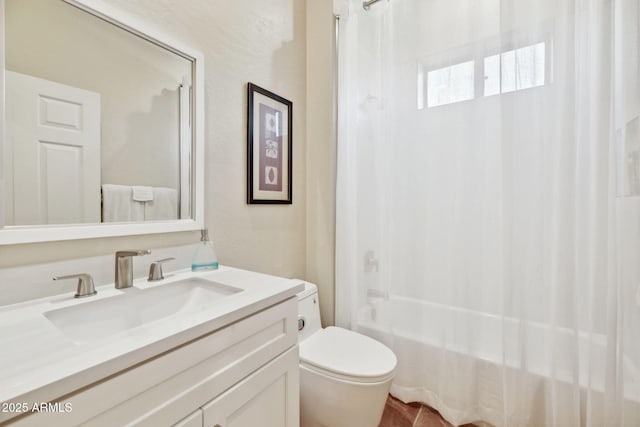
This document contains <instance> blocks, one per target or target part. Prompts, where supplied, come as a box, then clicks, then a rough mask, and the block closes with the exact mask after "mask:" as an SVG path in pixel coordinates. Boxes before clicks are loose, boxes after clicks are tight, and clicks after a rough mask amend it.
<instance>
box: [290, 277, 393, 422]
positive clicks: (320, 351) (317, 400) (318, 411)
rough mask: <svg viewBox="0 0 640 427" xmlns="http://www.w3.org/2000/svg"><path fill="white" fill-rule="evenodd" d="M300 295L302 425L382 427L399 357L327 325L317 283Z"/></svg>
mask: <svg viewBox="0 0 640 427" xmlns="http://www.w3.org/2000/svg"><path fill="white" fill-rule="evenodd" d="M304 285H305V290H304V291H302V292H300V293H299V294H298V343H299V346H300V426H301V427H376V426H377V425H378V424H379V422H380V418H381V417H382V411H383V410H384V405H385V402H386V399H387V394H388V393H389V388H390V387H391V380H392V379H393V373H394V370H395V367H396V363H397V359H396V356H395V355H394V354H393V352H392V351H391V350H390V349H389V348H388V347H386V346H385V345H383V344H381V343H379V342H378V341H376V340H374V339H372V338H369V337H367V336H365V335H362V334H359V333H357V332H353V331H350V330H347V329H343V328H338V327H333V326H330V327H327V328H324V329H323V328H322V327H321V325H320V309H319V305H318V291H317V287H316V286H315V285H313V284H311V283H306V282H305V283H304Z"/></svg>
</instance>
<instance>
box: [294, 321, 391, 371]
mask: <svg viewBox="0 0 640 427" xmlns="http://www.w3.org/2000/svg"><path fill="white" fill-rule="evenodd" d="M300 360H301V361H302V362H303V363H305V364H307V365H311V366H314V367H317V368H320V369H322V370H324V371H328V372H331V373H335V374H338V375H340V376H346V377H351V378H354V379H358V378H360V379H362V380H365V381H371V380H374V379H380V378H384V377H388V376H389V374H391V373H392V372H393V371H394V369H395V368H396V364H397V359H396V355H395V354H393V351H391V350H390V349H389V348H388V347H387V346H385V345H384V344H382V343H380V342H378V341H376V340H374V339H373V338H369V337H367V336H365V335H362V334H359V333H357V332H353V331H350V330H347V329H343V328H338V327H335V326H329V327H328V328H325V329H322V330H320V331H318V332H316V333H314V334H313V335H311V336H310V337H309V338H307V339H305V340H304V341H302V342H301V343H300Z"/></svg>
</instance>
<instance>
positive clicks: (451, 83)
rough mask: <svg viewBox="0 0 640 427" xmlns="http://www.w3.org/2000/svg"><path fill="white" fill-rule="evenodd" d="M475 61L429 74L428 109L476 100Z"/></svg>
mask: <svg viewBox="0 0 640 427" xmlns="http://www.w3.org/2000/svg"><path fill="white" fill-rule="evenodd" d="M473 81H474V61H467V62H463V63H460V64H456V65H451V66H449V67H444V68H439V69H437V70H433V71H429V72H428V73H427V107H437V106H438V105H445V104H452V103H454V102H460V101H468V100H470V99H473V98H474V92H475V90H474V84H473Z"/></svg>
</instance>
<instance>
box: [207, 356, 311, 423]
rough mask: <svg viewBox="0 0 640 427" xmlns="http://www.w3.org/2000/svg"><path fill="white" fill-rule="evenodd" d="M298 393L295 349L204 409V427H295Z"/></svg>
mask: <svg viewBox="0 0 640 427" xmlns="http://www.w3.org/2000/svg"><path fill="white" fill-rule="evenodd" d="M298 389H299V374H298V346H295V347H294V348H291V349H289V350H288V351H286V352H285V353H283V354H282V355H280V356H279V357H277V358H276V359H274V360H273V361H271V362H269V363H268V364H266V365H265V366H264V367H262V368H260V369H258V370H257V371H256V372H254V373H253V374H251V375H249V376H248V377H247V378H245V379H244V380H242V381H240V382H239V383H238V384H236V385H235V386H234V387H232V388H231V389H230V390H228V391H227V392H225V393H224V394H222V395H220V396H219V397H218V398H216V399H214V400H213V401H211V402H210V403H208V404H207V405H205V406H204V407H203V408H202V409H203V411H204V427H255V426H260V427H298V425H299V423H300V421H299V418H300V417H299V391H298Z"/></svg>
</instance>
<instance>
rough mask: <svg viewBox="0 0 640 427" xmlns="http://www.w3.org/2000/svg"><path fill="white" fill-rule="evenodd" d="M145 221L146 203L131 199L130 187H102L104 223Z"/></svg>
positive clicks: (113, 185)
mask: <svg viewBox="0 0 640 427" xmlns="http://www.w3.org/2000/svg"><path fill="white" fill-rule="evenodd" d="M143 220H144V202H137V201H134V200H132V199H131V186H129V185H115V184H103V185H102V221H103V222H126V221H143Z"/></svg>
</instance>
